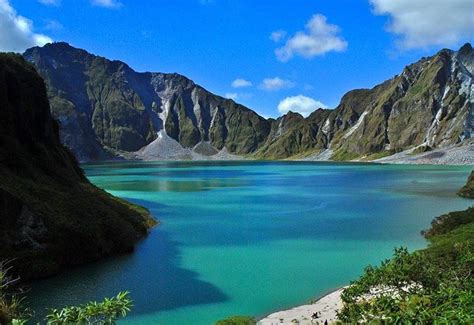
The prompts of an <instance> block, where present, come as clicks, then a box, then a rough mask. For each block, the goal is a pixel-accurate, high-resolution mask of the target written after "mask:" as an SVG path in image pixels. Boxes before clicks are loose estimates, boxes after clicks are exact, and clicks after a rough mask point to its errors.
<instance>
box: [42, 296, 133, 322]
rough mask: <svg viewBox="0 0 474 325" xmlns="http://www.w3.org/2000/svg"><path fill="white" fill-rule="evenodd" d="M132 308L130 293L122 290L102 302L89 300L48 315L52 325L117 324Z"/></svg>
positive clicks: (56, 310)
mask: <svg viewBox="0 0 474 325" xmlns="http://www.w3.org/2000/svg"><path fill="white" fill-rule="evenodd" d="M131 308H132V300H131V299H130V297H129V293H128V292H126V291H124V292H120V293H119V294H118V295H117V296H116V297H112V298H105V299H104V301H102V302H95V301H93V302H89V303H87V304H85V305H81V306H70V307H65V308H63V309H61V310H58V309H52V310H51V311H50V313H49V314H48V315H47V316H46V320H47V322H48V324H50V325H63V324H64V325H66V324H104V325H106V324H107V325H108V324H115V321H116V320H117V319H118V318H120V317H125V316H127V314H128V313H129V312H130V310H131Z"/></svg>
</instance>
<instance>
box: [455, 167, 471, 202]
mask: <svg viewBox="0 0 474 325" xmlns="http://www.w3.org/2000/svg"><path fill="white" fill-rule="evenodd" d="M458 194H459V195H460V196H462V197H466V198H470V199H474V171H472V172H471V175H469V178H468V179H467V183H466V185H464V186H463V187H462V188H461V189H460V190H459V192H458Z"/></svg>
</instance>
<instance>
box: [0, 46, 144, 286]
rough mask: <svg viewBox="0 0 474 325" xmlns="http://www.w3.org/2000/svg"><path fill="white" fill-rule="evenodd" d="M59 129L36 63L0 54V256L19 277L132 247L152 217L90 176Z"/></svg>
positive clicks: (49, 271)
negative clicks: (103, 189) (84, 171)
mask: <svg viewBox="0 0 474 325" xmlns="http://www.w3.org/2000/svg"><path fill="white" fill-rule="evenodd" d="M58 131H59V127H58V124H57V122H56V121H55V120H53V118H52V116H51V113H50V106H49V102H48V98H47V95H46V87H45V84H44V81H43V79H42V78H41V77H40V76H39V75H38V74H37V73H36V71H35V68H34V67H33V66H32V65H31V64H29V63H27V62H26V61H25V60H24V59H23V58H22V57H21V56H18V55H14V54H0V261H4V260H10V259H13V260H12V264H13V266H14V269H15V271H16V272H18V273H19V274H20V275H22V277H23V279H25V280H27V279H32V278H38V277H44V276H48V275H51V274H53V273H56V272H58V271H59V270H60V269H62V268H64V267H68V266H71V265H76V264H81V263H84V262H87V261H92V260H96V259H98V258H100V257H102V256H104V255H109V254H113V253H120V252H126V251H130V250H131V249H133V246H134V244H135V243H136V242H137V240H138V239H139V238H140V237H142V236H144V235H145V234H146V233H147V229H148V228H149V227H150V226H151V225H152V224H153V220H152V219H151V217H150V216H149V215H148V213H147V211H146V210H144V209H142V208H140V207H137V206H134V205H132V204H129V203H126V202H124V201H122V200H120V199H117V198H114V197H112V196H111V195H109V194H107V193H106V192H104V191H102V190H100V189H98V188H96V187H95V186H93V185H92V184H90V183H89V182H88V181H87V179H86V178H85V176H84V174H83V172H82V170H81V169H80V167H79V165H78V163H77V160H76V158H75V157H74V155H73V154H72V153H71V152H70V151H69V150H68V149H66V148H65V147H64V146H63V145H61V143H60V138H59V132H58Z"/></svg>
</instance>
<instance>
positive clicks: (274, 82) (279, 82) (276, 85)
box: [260, 77, 295, 90]
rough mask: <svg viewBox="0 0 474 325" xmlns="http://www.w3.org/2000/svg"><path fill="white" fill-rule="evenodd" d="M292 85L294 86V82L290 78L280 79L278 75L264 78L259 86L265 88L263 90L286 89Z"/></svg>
mask: <svg viewBox="0 0 474 325" xmlns="http://www.w3.org/2000/svg"><path fill="white" fill-rule="evenodd" d="M294 86H295V83H294V82H292V81H290V80H286V79H281V78H280V77H275V78H265V79H263V81H262V83H261V84H260V88H261V89H265V90H280V89H288V88H292V87H294Z"/></svg>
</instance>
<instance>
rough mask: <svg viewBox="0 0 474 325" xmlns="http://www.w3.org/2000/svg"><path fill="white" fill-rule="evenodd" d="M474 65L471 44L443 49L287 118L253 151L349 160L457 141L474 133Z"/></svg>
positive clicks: (263, 155)
mask: <svg viewBox="0 0 474 325" xmlns="http://www.w3.org/2000/svg"><path fill="white" fill-rule="evenodd" d="M473 70H474V51H473V49H472V47H471V45H470V44H466V45H465V46H463V47H462V48H461V49H460V50H459V51H451V50H442V51H440V52H438V53H437V54H436V55H434V56H432V57H429V58H423V59H421V60H420V61H418V62H417V63H414V64H412V65H409V66H407V67H406V68H405V69H404V70H403V72H402V73H401V74H400V75H397V76H395V77H394V78H392V79H390V80H387V81H385V82H383V83H382V84H380V85H377V86H375V87H374V88H372V89H358V90H353V91H350V92H348V93H347V94H345V95H344V96H343V98H342V100H341V103H340V104H339V106H338V107H336V109H334V110H317V111H315V112H314V113H313V114H311V115H310V116H309V117H308V118H306V119H305V120H302V119H301V118H299V119H295V118H292V122H291V123H287V125H286V126H285V130H284V131H283V132H280V133H281V135H280V136H277V137H275V138H270V139H269V141H267V143H266V144H265V146H264V147H262V148H260V150H259V152H258V154H259V155H260V156H261V157H268V156H269V155H270V157H272V158H286V157H288V156H292V155H296V154H302V153H307V154H309V153H311V152H313V153H318V152H320V151H321V150H324V149H330V151H331V155H332V158H333V159H336V160H348V159H355V158H361V157H366V158H377V157H381V156H384V155H390V154H393V153H396V152H399V151H403V150H406V149H409V148H416V149H415V150H417V151H424V150H431V149H433V148H439V147H446V146H450V145H453V144H456V143H458V142H460V141H461V140H463V139H465V138H470V137H471V136H472V135H474V132H473V125H474V120H473V116H474V88H473V73H474V71H473ZM287 120H288V116H285V117H282V118H280V119H278V120H277V122H278V123H279V125H280V124H281V123H285V121H287ZM288 124H289V125H288Z"/></svg>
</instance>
